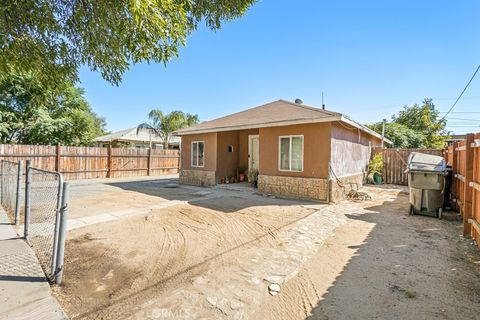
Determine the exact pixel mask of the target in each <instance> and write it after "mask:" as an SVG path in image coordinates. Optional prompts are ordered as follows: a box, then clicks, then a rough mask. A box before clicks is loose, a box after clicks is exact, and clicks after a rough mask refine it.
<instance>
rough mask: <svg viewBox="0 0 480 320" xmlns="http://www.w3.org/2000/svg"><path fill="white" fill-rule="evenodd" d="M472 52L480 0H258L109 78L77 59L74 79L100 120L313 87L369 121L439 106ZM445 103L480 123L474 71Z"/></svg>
mask: <svg viewBox="0 0 480 320" xmlns="http://www.w3.org/2000/svg"><path fill="white" fill-rule="evenodd" d="M478 64H480V1H478V0H462V1H451V0H448V1H447V0H422V1H418V0H417V1H407V0H403V1H401V0H397V1H394V0H390V1H380V0H377V1H373V0H372V1H368V0H367V1H357V0H350V1H346V0H339V1H326V0H316V1H315V0H310V1H306V0H305V1H301V0H299V1H279V0H261V1H258V2H257V3H256V4H255V5H254V6H253V7H252V8H251V9H250V10H249V11H248V12H247V14H246V15H245V16H244V17H242V18H240V19H237V20H234V21H231V22H228V23H226V24H225V25H224V26H223V28H222V29H221V30H218V31H217V32H212V31H210V30H208V29H206V28H205V27H204V26H203V25H202V26H200V27H199V29H198V30H197V31H196V32H195V33H193V34H192V35H191V36H190V38H189V40H188V43H187V46H186V47H183V48H182V49H181V52H180V57H179V58H178V59H176V60H174V61H172V62H171V63H170V64H168V65H167V66H166V67H164V66H163V64H160V65H156V64H138V65H135V66H133V67H132V68H131V69H130V71H128V72H127V73H126V74H125V75H124V79H123V82H122V83H121V84H120V85H119V86H118V87H115V86H112V85H110V84H109V83H107V82H106V81H104V80H103V79H102V78H101V76H100V75H99V74H98V73H94V72H91V71H89V70H88V69H87V68H83V69H82V70H81V73H80V78H81V84H80V86H81V87H83V88H85V89H86V92H87V93H86V96H87V99H88V100H89V102H90V104H91V105H92V107H93V109H94V111H95V112H97V113H98V114H99V115H101V116H104V117H105V118H106V120H107V129H108V130H120V129H124V128H128V127H134V126H136V125H138V124H139V123H141V122H144V121H146V120H147V113H148V111H149V110H151V109H152V108H160V109H162V110H163V111H165V112H169V111H171V110H175V109H179V110H183V111H185V112H190V113H196V114H198V115H199V116H200V119H201V120H209V119H213V118H216V117H219V116H222V115H225V114H229V113H233V112H236V111H240V110H242V109H246V108H249V107H254V106H257V105H260V104H263V103H266V102H269V101H272V100H277V99H281V98H282V99H287V100H294V99H295V98H301V99H303V101H304V102H305V103H306V104H308V105H312V106H317V107H320V106H321V93H322V91H323V92H324V95H325V103H326V106H327V109H331V110H334V111H338V112H342V113H344V114H347V115H349V116H350V117H351V118H353V119H355V120H358V121H361V122H363V123H370V122H375V121H379V120H381V119H382V118H384V117H385V118H388V119H389V118H390V117H391V115H392V114H393V113H396V112H398V111H399V110H400V109H401V107H402V106H403V105H405V104H413V103H420V102H421V101H422V100H423V98H425V97H430V98H433V99H434V103H435V104H436V105H437V107H438V108H439V109H440V110H441V111H446V110H448V109H449V107H450V106H451V105H452V104H453V102H454V100H455V99H456V97H457V96H458V95H459V93H460V92H461V90H462V89H463V87H464V86H465V84H466V83H467V81H468V80H469V78H470V77H471V75H472V74H473V72H474V70H475V68H476V67H477V66H478ZM453 111H454V112H459V113H452V114H450V115H449V118H450V120H449V123H450V126H449V129H450V130H452V131H455V132H457V133H463V132H466V131H480V74H479V75H478V78H476V79H475V80H474V81H473V82H472V84H471V85H470V87H469V89H468V91H467V92H466V93H465V95H464V97H463V99H462V100H461V101H460V102H459V103H458V104H457V106H456V107H455V109H454V110H453ZM460 112H461V113H460ZM466 112H477V113H466ZM453 118H455V119H453ZM456 119H468V120H456ZM476 120H478V121H476Z"/></svg>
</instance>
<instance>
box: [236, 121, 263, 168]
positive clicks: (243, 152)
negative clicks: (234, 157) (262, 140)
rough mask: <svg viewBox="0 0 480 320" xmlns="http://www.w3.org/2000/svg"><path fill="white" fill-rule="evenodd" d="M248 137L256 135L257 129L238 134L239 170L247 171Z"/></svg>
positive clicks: (242, 131) (241, 131)
mask: <svg viewBox="0 0 480 320" xmlns="http://www.w3.org/2000/svg"><path fill="white" fill-rule="evenodd" d="M250 135H258V129H250V130H240V131H239V133H238V137H239V145H238V147H239V154H238V156H239V158H238V166H239V168H240V169H245V170H248V136H250Z"/></svg>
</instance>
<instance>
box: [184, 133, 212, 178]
mask: <svg viewBox="0 0 480 320" xmlns="http://www.w3.org/2000/svg"><path fill="white" fill-rule="evenodd" d="M193 141H203V142H204V148H205V149H204V166H203V167H192V142H193ZM180 155H181V167H180V172H179V180H180V183H184V184H191V185H197V186H213V185H215V170H216V167H217V133H205V134H193V135H187V136H182V144H181V150H180Z"/></svg>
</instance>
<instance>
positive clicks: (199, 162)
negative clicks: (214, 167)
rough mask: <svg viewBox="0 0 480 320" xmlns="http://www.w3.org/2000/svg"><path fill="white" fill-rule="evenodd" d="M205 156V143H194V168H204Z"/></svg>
mask: <svg viewBox="0 0 480 320" xmlns="http://www.w3.org/2000/svg"><path fill="white" fill-rule="evenodd" d="M204 154H205V142H203V141H193V142H192V167H203V163H204V159H205V157H204Z"/></svg>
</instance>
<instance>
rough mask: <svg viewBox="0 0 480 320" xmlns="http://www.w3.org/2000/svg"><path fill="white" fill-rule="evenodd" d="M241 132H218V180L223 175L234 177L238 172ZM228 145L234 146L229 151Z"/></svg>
mask: <svg viewBox="0 0 480 320" xmlns="http://www.w3.org/2000/svg"><path fill="white" fill-rule="evenodd" d="M238 142H239V133H238V131H226V132H218V133H217V170H216V176H217V177H216V179H217V182H218V181H220V180H221V179H222V178H223V177H233V176H236V174H237V168H238V159H239V154H240V153H239V147H238ZM228 146H232V147H233V151H232V152H228Z"/></svg>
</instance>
